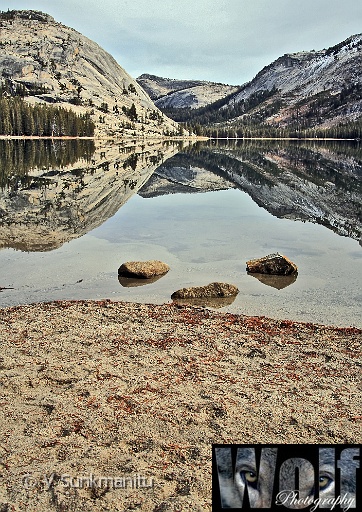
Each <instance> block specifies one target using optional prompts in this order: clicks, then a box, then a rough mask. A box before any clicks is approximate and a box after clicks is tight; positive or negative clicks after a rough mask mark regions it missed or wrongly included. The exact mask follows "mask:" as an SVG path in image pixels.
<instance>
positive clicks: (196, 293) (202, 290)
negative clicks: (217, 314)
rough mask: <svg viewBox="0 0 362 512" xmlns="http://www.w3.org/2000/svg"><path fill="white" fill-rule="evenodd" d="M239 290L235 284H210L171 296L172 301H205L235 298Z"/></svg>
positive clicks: (180, 291) (177, 292)
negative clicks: (207, 299) (204, 299)
mask: <svg viewBox="0 0 362 512" xmlns="http://www.w3.org/2000/svg"><path fill="white" fill-rule="evenodd" d="M238 293H239V290H238V288H237V287H236V286H234V285H233V284H228V283H210V284H208V285H206V286H193V287H191V288H181V289H180V290H177V291H176V292H174V293H173V294H172V295H171V299H203V298H218V297H234V296H235V295H237V294H238Z"/></svg>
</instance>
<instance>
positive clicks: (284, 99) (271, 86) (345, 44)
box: [138, 34, 362, 136]
mask: <svg viewBox="0 0 362 512" xmlns="http://www.w3.org/2000/svg"><path fill="white" fill-rule="evenodd" d="M142 76H143V77H145V76H146V77H148V78H147V87H148V89H149V90H151V89H152V91H153V93H154V94H156V90H157V86H158V84H160V83H161V84H162V85H163V84H165V83H166V84H170V87H169V89H168V92H167V93H166V94H165V92H164V91H162V90H161V88H159V89H158V90H157V94H158V95H157V98H158V99H157V100H156V103H157V105H158V106H159V107H160V108H161V110H163V111H164V112H165V113H167V115H169V116H171V117H172V118H173V119H175V120H177V121H181V122H185V123H189V124H191V125H193V126H195V125H196V124H199V125H201V126H208V127H209V129H211V128H214V129H217V130H221V131H222V130H225V133H228V135H230V132H231V135H232V131H233V130H234V132H235V134H236V135H239V136H243V135H244V134H245V133H247V130H248V131H249V132H250V133H253V130H256V129H259V128H258V127H260V126H261V125H263V126H264V127H267V128H268V127H269V128H270V130H272V129H274V130H279V131H280V135H281V136H282V135H288V134H289V135H290V133H295V134H298V133H299V132H300V131H301V130H310V129H315V128H318V129H322V130H323V129H331V128H333V127H336V126H338V125H341V124H346V123H356V122H357V123H361V115H362V34H357V35H353V36H351V37H349V38H348V39H346V40H345V41H342V42H341V43H339V44H337V45H335V46H332V47H331V48H328V49H324V50H320V51H314V50H312V51H304V52H297V53H290V54H285V55H283V56H281V57H279V58H278V59H276V60H275V61H274V62H272V63H271V64H269V65H268V66H265V67H264V68H263V69H262V70H261V71H260V72H259V73H258V74H257V75H256V76H255V77H254V78H253V80H251V81H250V82H247V83H246V84H243V85H241V86H240V87H235V88H234V90H233V91H231V92H230V87H229V89H228V88H227V87H228V86H225V88H224V89H222V87H221V86H220V84H219V86H220V87H219V93H220V94H219V97H218V98H217V99H216V100H213V97H212V94H208V92H207V89H208V88H210V85H209V84H210V82H203V84H202V85H200V84H199V82H196V81H195V84H196V83H197V84H198V85H197V86H196V85H192V84H191V86H189V85H188V81H185V83H184V84H182V81H173V80H171V79H160V78H159V77H152V76H150V75H142ZM140 78H141V77H140ZM145 80H146V79H143V80H140V79H138V82H139V83H140V84H141V85H142V86H143V82H144V81H145ZM176 84H177V86H178V87H179V90H177V91H176ZM182 85H183V87H182ZM173 86H175V89H174V90H173V89H172V87H173ZM213 87H214V85H213ZM202 88H204V102H203V104H201V102H198V103H196V101H194V102H193V103H192V101H190V95H192V93H193V91H196V90H198V91H201V90H202ZM186 91H187V94H186ZM162 94H163V95H162ZM160 95H161V96H160ZM199 95H200V92H199ZM207 100H208V101H207ZM245 128H247V130H246V129H245ZM283 130H284V132H283ZM285 130H286V131H285ZM215 133H216V132H215V130H214V131H213V132H212V131H210V130H209V132H208V134H212V135H213V134H215ZM273 134H274V135H275V134H276V132H275V131H274V132H273Z"/></svg>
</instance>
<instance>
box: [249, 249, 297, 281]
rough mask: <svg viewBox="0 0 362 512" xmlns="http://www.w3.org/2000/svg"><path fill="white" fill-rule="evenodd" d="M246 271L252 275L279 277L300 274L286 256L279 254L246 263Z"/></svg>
mask: <svg viewBox="0 0 362 512" xmlns="http://www.w3.org/2000/svg"><path fill="white" fill-rule="evenodd" d="M246 270H247V271H248V272H251V273H254V272H256V273H258V274H273V275H279V276H289V275H291V274H295V273H297V272H298V267H297V265H296V264H295V263H293V262H292V261H290V260H289V259H288V258H287V257H286V256H283V255H282V254H279V253H278V252H277V253H276V254H269V255H268V256H264V258H257V259H254V260H249V261H247V262H246Z"/></svg>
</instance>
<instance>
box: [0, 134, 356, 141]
mask: <svg viewBox="0 0 362 512" xmlns="http://www.w3.org/2000/svg"><path fill="white" fill-rule="evenodd" d="M0 140H109V141H113V142H115V141H118V142H123V141H129V140H137V141H138V140H141V141H147V140H163V141H166V140H167V141H182V140H184V141H195V142H197V141H218V140H230V141H240V140H286V141H290V140H292V141H306V140H307V141H317V142H323V141H348V142H361V141H360V139H351V138H347V139H345V138H333V137H217V138H216V137H207V136H201V135H200V136H196V135H195V136H189V137H182V136H181V137H165V136H159V137H156V136H154V135H153V136H151V137H147V136H144V135H142V136H138V137H137V136H136V137H133V136H129V137H124V136H123V137H122V138H118V137H115V136H114V137H107V136H106V135H105V136H94V137H73V136H70V135H69V136H68V135H65V136H54V137H52V136H42V135H0Z"/></svg>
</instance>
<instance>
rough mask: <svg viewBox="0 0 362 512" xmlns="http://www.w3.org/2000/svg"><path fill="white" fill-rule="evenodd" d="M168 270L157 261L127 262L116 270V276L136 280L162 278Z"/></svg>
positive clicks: (166, 266) (163, 264)
mask: <svg viewBox="0 0 362 512" xmlns="http://www.w3.org/2000/svg"><path fill="white" fill-rule="evenodd" d="M169 270H170V267H169V266H168V265H167V264H166V263H163V262H162V261H158V260H149V261H127V262H126V263H122V265H121V266H120V267H119V269H118V275H119V276H122V277H134V278H137V279H151V278H153V277H156V276H162V275H163V274H166V273H167V272H168V271H169Z"/></svg>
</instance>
